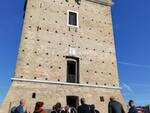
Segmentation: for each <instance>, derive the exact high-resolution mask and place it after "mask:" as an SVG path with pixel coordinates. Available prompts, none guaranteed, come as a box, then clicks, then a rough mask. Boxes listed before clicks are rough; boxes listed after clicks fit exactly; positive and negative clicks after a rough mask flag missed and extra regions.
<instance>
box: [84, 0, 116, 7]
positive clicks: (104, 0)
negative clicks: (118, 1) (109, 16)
mask: <svg viewBox="0 0 150 113" xmlns="http://www.w3.org/2000/svg"><path fill="white" fill-rule="evenodd" d="M86 1H90V2H94V3H98V4H102V5H105V6H110V7H111V6H112V5H113V4H114V3H113V2H112V1H111V0H86Z"/></svg>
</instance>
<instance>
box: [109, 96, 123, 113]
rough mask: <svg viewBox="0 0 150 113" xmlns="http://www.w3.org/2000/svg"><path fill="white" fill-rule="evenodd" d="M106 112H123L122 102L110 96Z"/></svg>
mask: <svg viewBox="0 0 150 113" xmlns="http://www.w3.org/2000/svg"><path fill="white" fill-rule="evenodd" d="M108 112H109V113H125V111H124V109H123V107H122V104H121V103H120V102H118V101H116V100H115V98H114V97H111V98H110V102H109V104H108Z"/></svg>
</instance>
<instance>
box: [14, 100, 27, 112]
mask: <svg viewBox="0 0 150 113" xmlns="http://www.w3.org/2000/svg"><path fill="white" fill-rule="evenodd" d="M24 106H25V100H23V99H22V100H20V105H19V106H18V107H16V110H15V113H27V112H26V110H25V109H24Z"/></svg>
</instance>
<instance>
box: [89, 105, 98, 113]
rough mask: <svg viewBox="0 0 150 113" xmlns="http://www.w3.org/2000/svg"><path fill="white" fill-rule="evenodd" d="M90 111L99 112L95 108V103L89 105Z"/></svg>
mask: <svg viewBox="0 0 150 113" xmlns="http://www.w3.org/2000/svg"><path fill="white" fill-rule="evenodd" d="M90 112H91V113H100V112H99V111H98V110H96V109H95V105H94V104H92V105H90Z"/></svg>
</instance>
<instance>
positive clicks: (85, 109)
mask: <svg viewBox="0 0 150 113" xmlns="http://www.w3.org/2000/svg"><path fill="white" fill-rule="evenodd" d="M80 102H81V105H80V106H79V107H78V113H90V107H89V105H87V104H86V103H85V98H81V100H80Z"/></svg>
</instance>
